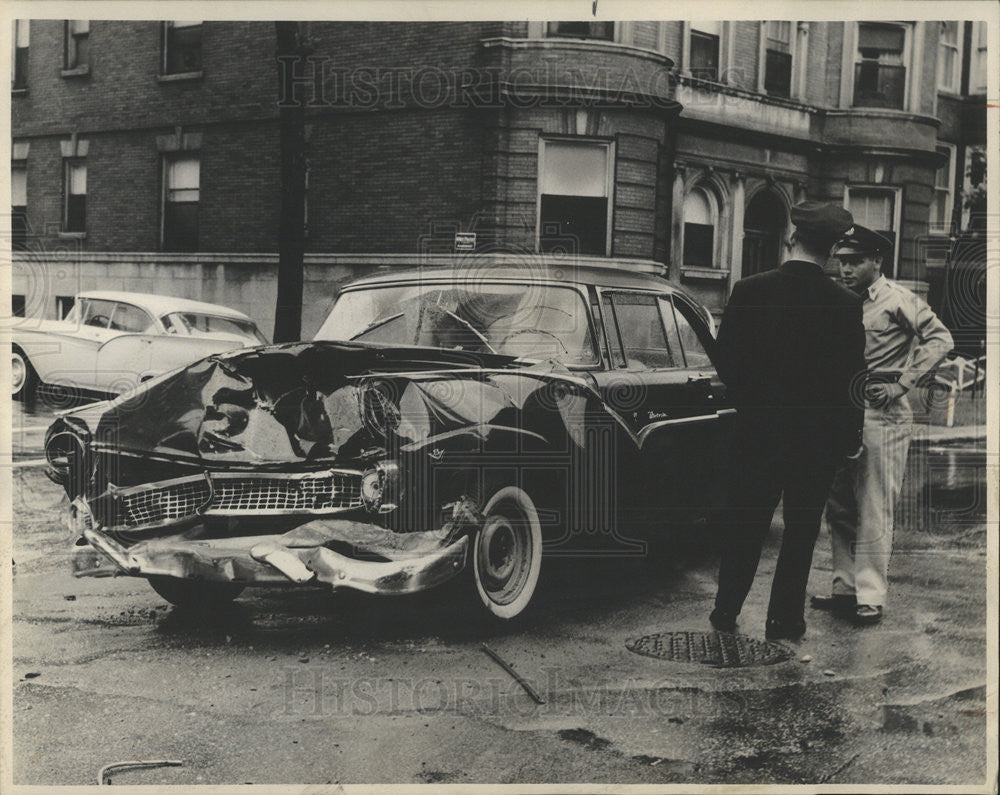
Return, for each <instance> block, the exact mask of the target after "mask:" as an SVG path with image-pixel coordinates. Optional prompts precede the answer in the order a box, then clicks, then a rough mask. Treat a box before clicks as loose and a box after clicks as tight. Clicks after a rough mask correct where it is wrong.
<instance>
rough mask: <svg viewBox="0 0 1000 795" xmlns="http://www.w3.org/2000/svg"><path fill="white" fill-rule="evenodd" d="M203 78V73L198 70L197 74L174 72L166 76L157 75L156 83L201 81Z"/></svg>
mask: <svg viewBox="0 0 1000 795" xmlns="http://www.w3.org/2000/svg"><path fill="white" fill-rule="evenodd" d="M204 76H205V72H204V70H202V69H199V70H198V71H197V72H174V73H172V74H168V75H157V76H156V82H158V83H179V82H182V81H184V80H201V79H202V78H203V77H204Z"/></svg>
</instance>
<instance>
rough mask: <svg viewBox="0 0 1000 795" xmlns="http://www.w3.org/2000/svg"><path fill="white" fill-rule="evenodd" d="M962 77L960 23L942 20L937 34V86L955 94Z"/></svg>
mask: <svg viewBox="0 0 1000 795" xmlns="http://www.w3.org/2000/svg"><path fill="white" fill-rule="evenodd" d="M961 78H962V23H961V22H942V23H941V33H940V34H939V36H938V72H937V87H938V88H939V89H940V90H941V91H950V92H952V93H954V94H957V93H958V92H959V90H960V89H961Z"/></svg>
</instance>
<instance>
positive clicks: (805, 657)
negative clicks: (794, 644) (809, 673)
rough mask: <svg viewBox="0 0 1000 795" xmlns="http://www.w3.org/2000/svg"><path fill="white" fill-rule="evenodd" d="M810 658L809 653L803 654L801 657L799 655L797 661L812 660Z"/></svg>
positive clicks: (805, 661)
mask: <svg viewBox="0 0 1000 795" xmlns="http://www.w3.org/2000/svg"><path fill="white" fill-rule="evenodd" d="M812 660H813V658H812V655H811V654H803V655H802V656H801V657H799V662H804V663H807V662H812Z"/></svg>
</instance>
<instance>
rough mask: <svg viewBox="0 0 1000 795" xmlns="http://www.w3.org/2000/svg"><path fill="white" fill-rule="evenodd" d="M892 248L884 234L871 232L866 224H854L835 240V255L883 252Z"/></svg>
mask: <svg viewBox="0 0 1000 795" xmlns="http://www.w3.org/2000/svg"><path fill="white" fill-rule="evenodd" d="M891 250H892V241H891V240H889V238H887V237H886V236H885V235H880V234H879V233H878V232H873V231H872V230H871V229H869V228H868V227H866V226H858V225H855V227H854V228H853V229H851V230H850V231H849V232H848V233H847V234H846V235H844V236H843V237H842V238H840V240H838V241H837V249H836V251H834V252H833V254H834V256H835V257H840V256H850V255H851V254H885V253H886V252H888V251H891Z"/></svg>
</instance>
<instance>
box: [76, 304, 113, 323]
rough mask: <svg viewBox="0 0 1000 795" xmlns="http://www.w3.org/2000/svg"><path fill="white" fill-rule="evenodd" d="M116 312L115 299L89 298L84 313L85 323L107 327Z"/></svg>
mask: <svg viewBox="0 0 1000 795" xmlns="http://www.w3.org/2000/svg"><path fill="white" fill-rule="evenodd" d="M114 312H115V302H114V301H101V300H97V299H92V298H91V299H87V301H86V308H85V310H84V315H83V325H85V326H95V327H97V328H107V327H108V324H109V323H110V322H111V316H112V315H113V314H114Z"/></svg>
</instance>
